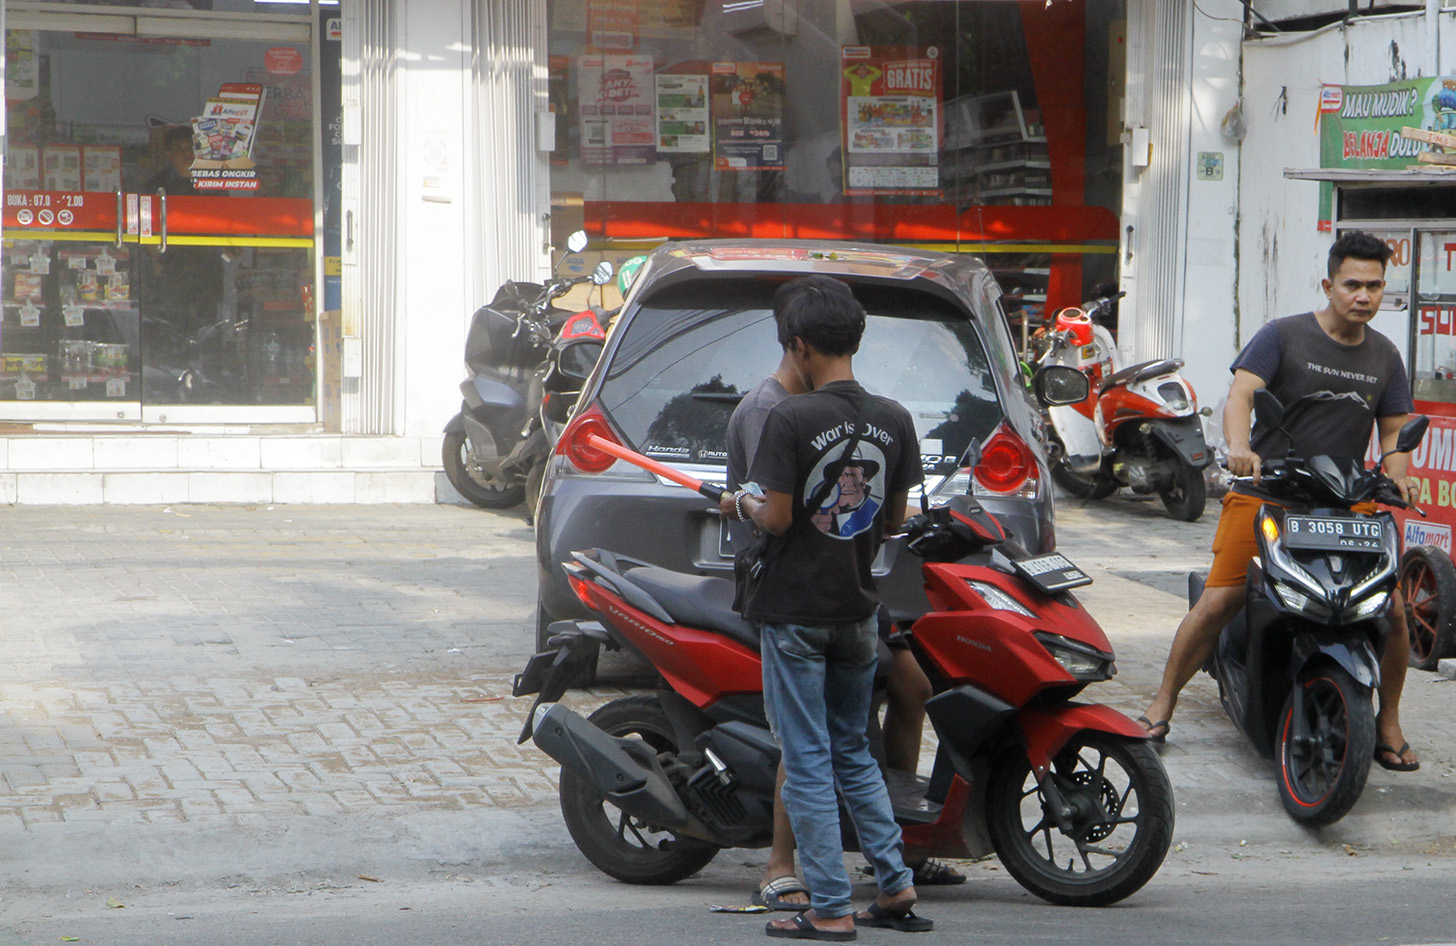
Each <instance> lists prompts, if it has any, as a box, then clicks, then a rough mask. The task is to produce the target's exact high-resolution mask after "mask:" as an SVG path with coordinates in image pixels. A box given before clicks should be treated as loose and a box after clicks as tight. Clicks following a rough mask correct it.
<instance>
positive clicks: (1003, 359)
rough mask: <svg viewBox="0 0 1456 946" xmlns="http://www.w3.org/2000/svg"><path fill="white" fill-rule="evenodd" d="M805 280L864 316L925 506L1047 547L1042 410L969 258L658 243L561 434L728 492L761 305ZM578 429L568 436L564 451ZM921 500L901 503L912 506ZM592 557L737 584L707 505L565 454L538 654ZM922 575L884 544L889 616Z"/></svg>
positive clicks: (871, 372)
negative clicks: (977, 505) (950, 506)
mask: <svg viewBox="0 0 1456 946" xmlns="http://www.w3.org/2000/svg"><path fill="white" fill-rule="evenodd" d="M811 273H821V274H824V275H828V276H833V277H836V278H838V279H842V280H844V281H845V282H846V283H848V284H849V286H850V288H851V289H852V290H853V291H854V294H855V296H856V298H857V299H859V301H860V303H861V304H863V305H864V307H865V310H866V312H867V313H868V315H869V320H868V323H867V326H866V329H865V334H864V339H863V341H862V342H861V344H860V349H859V353H858V354H857V355H856V356H855V360H854V371H855V377H856V378H857V379H858V380H859V381H860V383H862V384H863V385H864V386H865V387H866V388H867V389H868V390H869V391H870V392H872V393H875V394H882V395H885V396H886V397H890V398H894V399H895V400H896V401H899V402H900V403H901V404H903V405H904V406H905V407H906V408H907V409H908V410H909V411H910V413H911V415H912V416H913V417H914V419H915V425H916V431H917V433H918V435H919V437H920V453H921V463H922V465H923V466H924V469H925V477H926V480H925V487H924V489H925V492H926V494H927V498H928V499H930V500H931V501H932V502H933V501H934V499H935V498H936V497H938V496H948V495H951V494H954V493H965V492H971V493H974V494H975V495H976V496H977V498H978V499H979V500H980V501H981V503H982V504H983V505H984V506H985V507H986V508H987V509H989V510H991V511H992V512H993V513H994V514H995V515H996V516H997V517H998V518H1000V520H1001V522H1002V524H1003V525H1004V526H1005V527H1006V529H1007V531H1008V532H1010V533H1012V535H1013V537H1014V538H1016V539H1017V540H1018V541H1019V542H1020V543H1021V544H1022V545H1023V546H1025V547H1027V548H1028V549H1029V550H1031V551H1050V550H1051V549H1052V547H1053V546H1054V545H1055V534H1054V531H1053V526H1052V481H1051V478H1050V475H1049V473H1048V468H1047V463H1046V456H1045V452H1044V449H1043V439H1042V438H1043V433H1042V419H1041V415H1040V413H1039V412H1038V408H1037V405H1036V403H1035V401H1034V400H1033V399H1032V397H1031V395H1030V393H1029V392H1028V391H1027V389H1026V387H1025V385H1024V384H1023V383H1022V380H1021V369H1020V363H1019V361H1018V359H1017V355H1016V350H1015V347H1014V345H1013V343H1012V339H1011V333H1010V330H1009V328H1008V326H1007V324H1006V320H1005V316H1004V313H1003V312H1002V309H1001V305H1000V295H1001V291H1000V288H999V287H998V286H997V285H996V281H995V279H994V278H993V277H992V275H991V272H990V271H989V270H988V269H987V268H986V266H985V264H984V263H982V262H981V261H980V260H979V259H976V258H974V257H971V256H964V255H952V254H946V253H935V252H928V251H922V250H914V249H907V248H904V247H897V246H878V245H856V244H845V243H829V242H809V241H765V240H704V241H699V242H684V243H672V244H667V245H664V246H663V247H661V248H659V249H658V250H657V251H656V252H654V253H653V254H652V255H651V256H650V257H648V259H647V262H646V263H645V264H644V265H643V267H642V269H641V270H640V271H639V273H638V274H637V276H636V278H635V281H634V282H633V283H632V286H631V290H630V292H629V294H628V296H627V299H626V302H625V304H624V305H623V307H622V310H621V313H620V314H619V315H618V316H617V318H616V320H615V322H614V323H613V325H612V328H611V331H610V332H609V333H608V337H607V341H606V346H605V348H604V349H603V351H602V355H601V358H600V359H599V360H598V361H597V364H596V367H595V369H594V370H593V372H592V374H591V376H590V378H588V379H587V382H586V384H585V387H584V388H583V390H582V394H581V397H580V399H579V400H578V401H577V403H576V406H575V408H574V410H573V412H572V420H571V424H572V425H583V424H592V425H595V426H596V428H597V429H598V430H599V431H600V430H601V429H602V425H605V428H606V429H607V430H609V431H610V434H611V435H612V436H613V437H615V438H616V439H617V440H619V441H620V442H621V443H622V444H624V445H626V446H628V447H630V448H632V449H634V450H636V451H638V452H640V453H643V454H645V455H646V456H648V457H651V458H653V459H656V460H659V461H662V462H665V463H669V464H671V465H673V466H675V467H678V468H680V469H682V470H683V471H684V472H687V473H689V474H690V475H692V476H694V477H698V478H700V479H704V480H710V481H715V482H718V483H722V482H723V478H724V475H725V465H726V458H727V453H726V450H727V446H726V443H727V436H726V435H727V427H728V418H729V416H730V415H731V414H732V413H733V408H734V407H735V406H736V405H737V403H738V401H739V400H740V399H741V398H742V397H743V395H744V394H745V393H747V392H748V391H749V390H751V389H752V388H753V386H754V385H756V384H757V383H758V382H759V381H760V380H762V379H763V378H764V377H766V376H767V375H768V374H770V373H771V372H772V371H773V370H774V368H775V367H776V366H777V365H778V362H779V358H780V356H781V355H782V349H781V348H780V346H779V344H778V340H777V335H776V332H775V326H774V321H773V315H772V312H771V311H770V308H769V300H770V299H771V297H772V296H773V293H774V290H775V289H777V288H778V287H779V286H780V285H782V284H783V283H784V282H786V281H788V280H790V279H794V278H797V277H799V276H806V275H809V274H811ZM571 433H572V431H571V429H570V425H569V426H568V431H567V433H566V434H564V435H563V440H566V439H567V438H569V437H570V435H571ZM977 457H979V460H978V461H977V460H976V458H977ZM972 464H974V465H972ZM919 499H920V497H919V496H918V495H912V497H911V503H912V506H914V505H915V504H916V503H918V502H919ZM912 511H913V509H912ZM591 548H603V549H607V550H610V551H612V552H614V553H616V554H618V555H626V556H629V557H631V558H636V559H640V560H643V561H646V562H649V563H651V564H654V565H658V566H660V567H663V568H667V569H671V570H674V571H679V572H685V573H689V574H697V575H722V576H724V577H728V578H731V577H732V567H733V555H732V550H731V547H730V545H729V540H728V529H727V528H726V526H725V523H724V521H723V519H722V517H721V516H720V515H719V513H718V510H717V508H716V507H715V506H713V505H712V504H710V503H708V502H705V501H704V499H703V498H702V497H701V496H699V495H698V494H697V493H694V492H691V491H689V490H687V489H684V488H682V487H681V486H675V485H672V484H670V483H669V482H667V481H666V480H662V479H659V478H658V477H656V476H654V475H652V474H650V473H647V472H645V471H643V470H642V469H640V468H638V467H636V466H633V465H631V464H628V463H625V462H618V463H616V464H615V465H613V466H611V467H610V468H609V469H607V470H606V471H605V472H601V473H590V474H589V473H583V472H581V471H580V470H578V469H576V468H575V467H574V466H572V464H571V463H570V462H569V461H568V460H567V458H566V457H565V456H564V455H562V454H561V453H560V452H559V451H558V453H557V454H556V455H555V456H553V457H552V460H551V462H550V463H549V465H548V467H547V471H546V479H545V483H544V485H543V487H542V491H541V498H540V502H539V504H538V506H537V509H536V555H537V562H538V564H539V568H540V591H539V598H538V608H537V631H536V638H537V639H536V644H537V648H538V649H545V648H546V639H547V637H548V636H549V635H548V632H547V627H548V626H549V624H550V623H551V622H552V621H554V620H562V619H574V618H581V617H585V616H586V613H585V611H584V610H583V609H582V607H581V605H580V604H579V603H578V601H577V599H576V596H575V595H574V594H573V593H572V592H571V589H570V588H569V587H568V585H567V583H566V578H565V576H564V574H563V572H562V569H561V563H562V562H564V561H569V560H570V553H571V552H572V551H573V550H580V549H591ZM919 564H920V563H919V560H918V559H917V558H915V557H914V556H912V555H910V554H908V553H905V552H904V549H903V543H902V541H900V540H892V541H890V542H887V543H885V545H884V546H883V548H882V550H881V552H880V556H879V558H878V559H877V560H876V562H875V567H874V570H875V574H876V575H877V576H878V578H877V581H878V584H879V587H880V591H881V595H882V598H883V599H884V601H885V602H886V604H887V605H888V606H889V608H890V612H891V614H892V615H893V616H894V617H895V618H896V619H897V620H900V621H907V622H908V620H913V618H914V617H916V616H918V615H919V614H922V613H924V611H925V610H927V608H928V605H927V603H926V600H925V594H924V591H923V590H922V585H921V578H920V569H919Z"/></svg>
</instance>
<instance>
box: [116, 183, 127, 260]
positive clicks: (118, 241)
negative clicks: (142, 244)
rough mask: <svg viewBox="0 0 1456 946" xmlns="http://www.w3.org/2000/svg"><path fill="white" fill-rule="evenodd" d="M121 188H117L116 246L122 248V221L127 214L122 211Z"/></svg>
mask: <svg viewBox="0 0 1456 946" xmlns="http://www.w3.org/2000/svg"><path fill="white" fill-rule="evenodd" d="M121 205H122V198H121V188H120V187H118V188H117V189H116V248H117V249H118V250H119V249H121V223H122V219H123V218H124V217H125V216H126V214H125V213H124V212H123V211H122V206H121Z"/></svg>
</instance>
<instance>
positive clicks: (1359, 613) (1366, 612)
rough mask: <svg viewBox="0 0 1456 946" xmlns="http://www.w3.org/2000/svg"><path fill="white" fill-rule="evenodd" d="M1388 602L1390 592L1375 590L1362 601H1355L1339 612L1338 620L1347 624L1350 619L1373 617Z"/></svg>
mask: <svg viewBox="0 0 1456 946" xmlns="http://www.w3.org/2000/svg"><path fill="white" fill-rule="evenodd" d="M1389 603H1390V592H1388V591H1377V592H1376V593H1375V594H1373V595H1371V596H1370V597H1368V598H1366V599H1364V600H1363V601H1357V602H1355V603H1354V604H1352V605H1350V606H1349V607H1348V608H1346V609H1345V610H1344V611H1342V612H1340V622H1341V623H1342V624H1349V623H1351V622H1352V621H1363V620H1364V619H1365V618H1372V617H1375V616H1376V615H1377V614H1379V613H1380V612H1381V611H1384V610H1385V606H1386V605H1387V604H1389Z"/></svg>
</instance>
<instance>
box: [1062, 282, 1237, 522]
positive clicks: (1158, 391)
mask: <svg viewBox="0 0 1456 946" xmlns="http://www.w3.org/2000/svg"><path fill="white" fill-rule="evenodd" d="M1116 298H1117V297H1115V296H1105V297H1103V298H1101V299H1098V300H1096V301H1094V302H1090V303H1087V304H1086V305H1085V306H1084V307H1083V308H1080V309H1078V308H1075V307H1071V308H1066V309H1063V310H1061V311H1060V312H1058V313H1057V315H1056V320H1055V321H1054V322H1053V324H1052V325H1051V326H1050V327H1049V328H1048V329H1043V330H1041V331H1040V332H1038V333H1037V336H1036V342H1037V344H1038V345H1039V346H1040V355H1039V356H1038V357H1037V359H1036V362H1035V364H1036V367H1037V370H1041V369H1043V368H1046V367H1048V366H1050V365H1063V366H1066V367H1069V368H1075V369H1077V370H1078V371H1080V372H1082V373H1083V374H1085V375H1086V376H1087V379H1088V380H1089V381H1090V382H1091V386H1092V390H1091V392H1090V393H1089V394H1088V395H1087V398H1086V399H1085V400H1083V401H1080V402H1078V403H1076V404H1071V405H1064V406H1048V407H1046V414H1047V420H1048V421H1049V422H1050V426H1051V438H1050V440H1051V448H1052V449H1051V453H1052V457H1051V461H1052V479H1054V480H1055V481H1056V483H1057V485H1058V486H1060V487H1061V488H1062V489H1064V490H1066V491H1067V492H1068V493H1071V494H1072V495H1073V496H1076V497H1078V498H1081V499H1101V498H1103V497H1104V496H1107V495H1109V494H1111V493H1112V492H1113V491H1114V490H1116V489H1117V488H1118V487H1120V486H1130V487H1132V490H1133V492H1137V493H1157V494H1158V496H1159V497H1161V498H1162V500H1163V505H1164V506H1165V507H1166V508H1167V510H1168V514H1169V515H1170V516H1172V517H1173V518H1174V519H1181V520H1183V521H1184V522H1192V521H1194V520H1195V519H1197V518H1198V517H1199V516H1201V515H1203V507H1204V505H1205V504H1206V502H1207V500H1208V488H1207V485H1206V484H1205V483H1204V479H1203V470H1204V468H1205V467H1207V466H1208V465H1209V464H1210V463H1212V462H1213V452H1212V451H1211V450H1209V449H1208V444H1207V442H1206V441H1205V440H1204V437H1203V423H1202V421H1201V419H1200V415H1199V410H1198V398H1197V396H1196V395H1195V394H1194V393H1193V386H1192V385H1190V384H1189V383H1188V382H1187V381H1186V380H1185V379H1184V378H1183V376H1182V374H1180V369H1182V367H1183V361H1182V359H1180V358H1168V359H1164V360H1161V361H1145V362H1142V363H1140V364H1136V365H1130V366H1128V367H1125V368H1124V367H1120V366H1119V365H1118V364H1117V346H1116V345H1115V344H1114V343H1113V341H1112V335H1111V333H1109V332H1108V331H1107V329H1106V328H1105V327H1103V326H1102V325H1100V324H1098V319H1099V317H1101V316H1103V315H1106V313H1107V312H1108V311H1109V310H1110V308H1111V306H1112V303H1113V301H1114V300H1115V299H1116Z"/></svg>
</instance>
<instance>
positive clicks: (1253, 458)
mask: <svg viewBox="0 0 1456 946" xmlns="http://www.w3.org/2000/svg"><path fill="white" fill-rule="evenodd" d="M1228 469H1229V472H1230V473H1232V474H1233V475H1234V476H1252V477H1253V478H1254V482H1255V483H1258V482H1259V469H1260V460H1259V455H1258V454H1257V453H1255V452H1254V451H1253V448H1251V447H1230V448H1229V455H1228Z"/></svg>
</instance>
